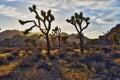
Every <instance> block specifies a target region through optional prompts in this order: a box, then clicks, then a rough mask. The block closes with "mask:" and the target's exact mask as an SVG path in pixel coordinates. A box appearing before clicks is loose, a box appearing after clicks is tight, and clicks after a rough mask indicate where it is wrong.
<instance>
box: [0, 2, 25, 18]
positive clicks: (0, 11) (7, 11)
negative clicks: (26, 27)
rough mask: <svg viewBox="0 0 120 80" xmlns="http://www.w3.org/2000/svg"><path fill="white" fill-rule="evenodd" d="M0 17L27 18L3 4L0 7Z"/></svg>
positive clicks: (13, 8)
mask: <svg viewBox="0 0 120 80" xmlns="http://www.w3.org/2000/svg"><path fill="white" fill-rule="evenodd" d="M0 15H3V16H7V17H11V18H18V17H19V18H26V17H27V16H26V15H24V14H23V13H21V12H19V11H17V8H15V7H10V6H6V5H4V4H1V5H0Z"/></svg>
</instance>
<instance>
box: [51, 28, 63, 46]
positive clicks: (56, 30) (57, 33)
mask: <svg viewBox="0 0 120 80" xmlns="http://www.w3.org/2000/svg"><path fill="white" fill-rule="evenodd" d="M52 33H53V35H55V36H57V38H58V42H59V44H58V46H59V47H60V46H61V44H60V39H61V36H60V33H61V29H60V28H58V26H56V27H55V29H52Z"/></svg>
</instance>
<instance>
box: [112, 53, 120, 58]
mask: <svg viewBox="0 0 120 80" xmlns="http://www.w3.org/2000/svg"><path fill="white" fill-rule="evenodd" d="M112 57H113V58H120V53H113V55H112Z"/></svg>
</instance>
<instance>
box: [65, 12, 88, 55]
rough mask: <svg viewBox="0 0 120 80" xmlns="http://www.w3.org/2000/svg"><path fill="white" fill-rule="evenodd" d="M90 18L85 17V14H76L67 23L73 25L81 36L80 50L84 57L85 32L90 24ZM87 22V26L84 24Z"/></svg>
mask: <svg viewBox="0 0 120 80" xmlns="http://www.w3.org/2000/svg"><path fill="white" fill-rule="evenodd" d="M89 20H90V18H89V17H83V13H82V12H80V14H78V13H75V14H74V16H71V19H67V20H66V21H67V22H68V23H71V24H72V25H73V26H74V27H75V29H76V30H77V32H78V34H79V39H80V50H81V54H82V55H83V33H82V32H83V30H84V29H86V28H87V27H88V25H89V24H90V21H89ZM84 22H85V24H84Z"/></svg>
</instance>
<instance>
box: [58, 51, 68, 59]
mask: <svg viewBox="0 0 120 80" xmlns="http://www.w3.org/2000/svg"><path fill="white" fill-rule="evenodd" d="M58 56H59V58H64V57H66V56H67V54H66V53H65V52H61V53H59V54H58Z"/></svg>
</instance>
